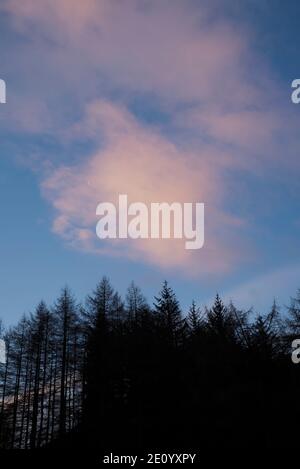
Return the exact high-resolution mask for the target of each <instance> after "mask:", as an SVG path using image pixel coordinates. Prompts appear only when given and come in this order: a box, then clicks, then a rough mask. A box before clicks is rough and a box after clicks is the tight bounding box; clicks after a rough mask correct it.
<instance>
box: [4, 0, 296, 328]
mask: <svg viewBox="0 0 300 469" xmlns="http://www.w3.org/2000/svg"><path fill="white" fill-rule="evenodd" d="M299 14H300V4H299V2H297V1H296V0H295V1H294V0H288V1H287V2H281V1H279V0H272V1H267V0H261V1H256V0H243V1H237V0H236V1H234V0H223V1H218V0H212V1H211V0H210V1H208V0H207V1H192V0H187V1H185V2H182V1H179V0H178V1H177V0H173V1H169V0H162V1H161V0H152V1H147V0H122V1H120V0H119V1H118V0H98V1H96V0H85V1H84V2H82V1H81V0H40V1H39V2H37V1H34V0H22V2H20V1H18V0H1V2H0V78H1V79H3V80H5V82H6V87H7V102H6V104H0V217H1V219H0V220H1V221H0V227H1V229H0V317H2V318H3V319H4V322H5V323H6V324H13V323H15V322H16V321H17V320H18V319H19V318H20V317H21V315H22V314H23V313H28V312H30V311H31V310H33V308H34V307H35V305H36V304H37V303H38V301H39V300H40V299H42V298H43V299H44V300H45V301H46V302H49V303H51V302H53V300H54V299H55V298H56V297H57V296H58V294H59V292H60V289H61V288H62V287H63V286H64V285H66V284H68V285H69V286H70V287H71V289H72V290H73V291H74V293H75V295H76V296H77V298H78V300H84V298H85V295H86V294H88V293H90V292H91V290H92V289H93V288H94V287H95V285H96V283H97V282H98V281H99V280H100V279H101V277H102V276H103V275H107V276H108V277H109V278H110V280H111V282H112V284H113V285H114V286H115V287H116V288H117V289H118V290H119V291H120V293H121V294H123V295H124V294H125V292H126V288H127V286H128V284H129V282H130V281H131V280H133V281H134V282H135V283H136V284H138V285H139V286H140V287H141V288H142V290H143V291H144V293H145V294H146V296H147V298H148V299H149V301H150V302H151V301H152V298H153V295H156V294H157V293H158V291H159V290H160V287H161V284H162V282H163V280H164V279H168V281H169V283H170V285H171V286H172V287H173V288H174V289H175V291H176V293H177V295H178V298H179V300H180V302H181V304H182V307H183V309H184V310H186V309H187V308H188V306H189V304H190V303H191V300H192V299H195V301H196V302H197V303H198V304H199V305H204V304H208V305H209V304H210V303H211V301H212V299H213V298H214V296H215V294H216V292H219V293H220V294H221V296H222V297H223V298H224V299H225V300H226V301H229V300H231V299H232V300H234V301H235V303H236V304H237V306H239V307H245V308H250V307H251V306H253V307H254V310H255V311H257V312H263V313H264V312H266V311H268V308H269V307H270V305H271V304H272V302H273V299H274V298H275V299H276V300H277V301H278V303H279V304H280V305H282V308H283V309H284V306H285V305H287V304H288V303H289V298H290V297H291V296H293V295H295V292H296V290H297V288H298V287H300V251H299V234H300V210H299V209H300V198H299V181H300V178H299V175H300V171H299V170H300V163H299V149H300V132H299V127H300V105H299V107H298V106H297V105H295V104H293V103H292V101H291V92H292V90H291V83H292V81H293V80H294V79H296V78H300V55H299V52H298V50H297V45H298V44H299V40H300V30H299V27H298V18H299ZM118 194H128V199H129V201H130V202H137V201H138V202H144V203H146V204H149V203H151V202H169V203H171V202H174V201H176V202H180V203H183V202H193V203H195V202H201V203H204V204H205V243H204V247H203V248H202V249H199V250H197V251H187V250H185V249H184V248H183V241H181V240H174V239H171V240H122V241H120V240H99V239H98V238H97V236H96V232H95V228H96V223H97V221H98V218H97V216H96V207H97V205H98V204H99V203H100V202H107V201H111V202H115V201H116V200H117V196H118Z"/></svg>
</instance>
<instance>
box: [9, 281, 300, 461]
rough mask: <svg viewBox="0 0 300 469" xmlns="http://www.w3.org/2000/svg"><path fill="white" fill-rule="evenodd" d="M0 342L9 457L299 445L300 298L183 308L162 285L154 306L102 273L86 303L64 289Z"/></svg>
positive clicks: (218, 300) (217, 300)
mask: <svg viewBox="0 0 300 469" xmlns="http://www.w3.org/2000/svg"><path fill="white" fill-rule="evenodd" d="M1 337H2V338H3V339H4V340H5V343H6V352H7V357H6V358H7V359H6V363H3V364H0V447H1V448H3V449H12V448H13V449H16V448H17V449H19V448H20V449H31V450H32V449H39V448H48V449H49V448H50V449H51V448H53V449H55V448H68V449H72V451H74V452H76V451H79V450H82V449H84V450H90V451H93V450H96V449H98V450H99V449H102V450H106V449H112V450H120V449H133V448H135V449H137V450H144V449H150V448H155V449H166V448H173V449H174V448H182V449H184V448H201V447H215V448H222V447H223V448H224V447H230V448H234V447H247V448H253V447H263V448H276V447H278V446H280V447H290V446H293V445H297V439H298V436H297V434H298V433H297V422H298V421H299V417H300V403H299V399H298V392H299V390H300V364H299V365H296V364H294V363H293V362H292V360H291V352H292V348H291V347H292V345H291V344H292V340H293V339H295V338H300V291H299V292H298V293H297V294H296V297H295V298H293V299H291V303H290V306H289V307H287V308H286V309H285V310H284V311H283V312H280V311H279V308H278V306H277V305H276V303H275V302H274V304H273V305H272V306H271V307H270V312H269V313H267V314H264V315H261V314H256V313H254V312H253V311H252V310H248V311H247V310H241V309H238V308H236V307H235V306H234V304H233V303H232V302H231V303H230V304H228V305H224V303H223V302H222V300H221V298H220V297H219V296H218V295H216V298H215V301H214V304H213V305H212V307H211V308H204V309H203V310H201V309H200V308H198V307H197V305H196V304H195V302H194V301H193V302H192V304H191V307H190V309H189V311H188V312H183V311H182V310H181V308H180V305H179V302H178V300H177V298H176V295H175V293H174V291H173V290H172V289H171V287H170V286H169V285H168V283H167V282H164V284H163V286H162V289H161V291H160V293H159V294H158V296H157V297H155V298H154V303H153V305H152V306H149V304H148V303H147V301H146V299H145V297H144V295H143V294H142V292H141V290H140V288H139V287H137V286H136V285H135V284H134V283H131V285H130V286H129V288H128V290H127V294H126V298H125V299H124V300H123V299H122V298H121V296H120V295H119V294H118V293H117V292H116V291H115V290H114V289H113V287H112V286H111V284H110V281H109V280H108V279H107V278H106V277H103V278H102V280H101V281H100V282H99V283H98V285H97V286H96V288H95V290H94V291H93V292H92V293H91V294H90V295H88V296H87V298H86V300H85V302H84V303H82V304H79V303H77V301H76V300H75V298H74V296H73V294H72V293H71V291H70V290H69V289H68V288H67V287H66V288H64V289H63V290H62V292H61V294H60V296H59V297H58V299H57V300H56V301H55V303H54V304H53V306H51V307H49V306H47V305H46V304H45V303H44V302H40V304H38V306H37V307H36V309H35V311H34V313H32V314H30V315H27V316H23V317H22V318H21V320H20V321H19V322H18V324H17V325H16V326H13V327H10V328H9V329H8V330H4V329H3V328H2V330H1Z"/></svg>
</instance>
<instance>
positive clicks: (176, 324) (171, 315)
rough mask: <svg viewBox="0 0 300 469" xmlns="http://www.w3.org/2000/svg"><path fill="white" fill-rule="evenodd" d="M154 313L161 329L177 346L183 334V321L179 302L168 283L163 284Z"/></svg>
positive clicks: (156, 299)
mask: <svg viewBox="0 0 300 469" xmlns="http://www.w3.org/2000/svg"><path fill="white" fill-rule="evenodd" d="M154 311H155V314H156V318H157V320H158V325H159V328H160V329H161V330H162V331H164V332H165V334H166V337H167V338H168V339H169V340H171V342H172V343H173V344H174V345H175V346H177V345H178V341H179V339H180V336H181V334H182V332H183V327H184V325H183V320H182V317H181V310H180V306H179V302H178V300H177V298H176V295H175V293H174V292H173V290H172V288H170V287H169V286H168V282H167V281H165V282H164V283H163V287H162V290H161V292H160V295H159V296H158V297H155V303H154Z"/></svg>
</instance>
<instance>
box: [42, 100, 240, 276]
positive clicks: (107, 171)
mask: <svg viewBox="0 0 300 469" xmlns="http://www.w3.org/2000/svg"><path fill="white" fill-rule="evenodd" d="M79 127H80V128H81V131H82V132H84V130H83V129H85V128H86V129H87V131H88V132H91V131H92V130H93V129H94V131H96V129H97V128H98V129H99V135H100V133H101V138H99V139H100V140H101V141H102V146H101V149H99V150H98V151H97V152H96V153H95V154H93V155H91V156H89V157H87V158H85V159H84V161H83V162H82V163H81V164H80V165H75V166H68V167H61V168H59V169H57V170H56V171H54V172H53V173H52V174H51V175H49V176H48V177H47V178H46V179H45V180H44V182H43V184H42V188H43V193H44V195H45V196H46V197H47V199H48V200H49V201H50V202H51V203H52V205H53V207H54V208H55V210H56V217H55V220H54V224H53V231H54V232H55V233H56V234H58V235H60V236H62V237H63V238H64V239H65V240H66V241H67V242H68V243H70V244H71V245H72V246H74V247H76V248H78V249H84V250H88V251H90V252H95V253H97V252H98V253H100V254H103V253H106V254H109V255H119V256H125V257H128V258H130V259H136V260H143V261H146V262H148V263H151V264H154V265H157V266H160V267H164V268H171V267H172V268H179V267H180V268H181V269H182V270H183V271H185V272H187V271H190V272H194V273H196V272H199V271H202V272H203V271H205V272H214V271H218V272H220V271H223V272H224V271H227V270H228V269H231V268H232V264H235V262H236V261H237V260H238V259H239V258H240V256H241V250H240V251H239V249H237V246H230V243H229V242H226V240H225V239H223V236H220V235H219V234H218V233H219V231H220V229H224V227H225V228H226V227H227V228H229V227H230V226H233V227H234V228H235V229H238V228H239V225H240V223H241V220H237V219H235V218H233V217H231V216H230V215H226V214H225V213H222V211H221V201H222V198H223V197H224V187H223V186H222V184H221V183H220V179H219V178H220V175H219V174H218V170H217V167H216V166H214V165H213V164H212V159H211V158H210V156H211V155H208V154H206V153H205V151H204V152H203V154H201V153H198V154H197V155H196V154H192V153H191V154H188V153H184V152H181V151H180V150H179V149H178V148H176V147H175V146H174V145H173V144H172V143H170V142H169V141H168V140H166V139H165V138H164V137H162V136H161V135H160V134H159V133H158V132H157V131H154V130H152V129H149V128H146V127H145V126H142V125H141V124H140V123H138V122H137V121H136V120H135V119H134V117H133V116H132V115H131V114H129V113H128V111H126V110H125V109H124V108H120V107H118V106H116V105H112V104H110V103H108V102H103V101H101V102H95V103H93V105H91V106H89V107H88V110H87V116H86V118H85V120H84V121H83V122H82V123H81V125H80V126H79ZM100 131H101V132H100ZM103 139H104V142H105V144H104V146H103ZM122 193H123V194H128V200H129V202H140V201H142V202H143V203H146V204H150V203H151V202H169V203H171V202H174V201H176V202H181V203H183V202H186V201H189V202H197V201H198V202H199V201H204V202H205V203H206V204H207V205H208V206H209V207H210V213H209V215H208V220H207V226H206V230H207V232H208V233H209V235H207V242H206V244H205V248H203V249H202V250H201V252H200V251H199V252H197V253H196V254H195V252H189V251H186V250H185V249H184V242H183V241H181V240H134V241H132V240H131V241H130V240H129V241H127V240H124V241H117V240H105V241H100V240H99V239H97V238H96V235H95V226H96V223H97V220H98V219H97V216H96V207H97V205H98V203H100V202H106V201H110V202H114V203H117V198H118V195H119V194H122Z"/></svg>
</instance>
